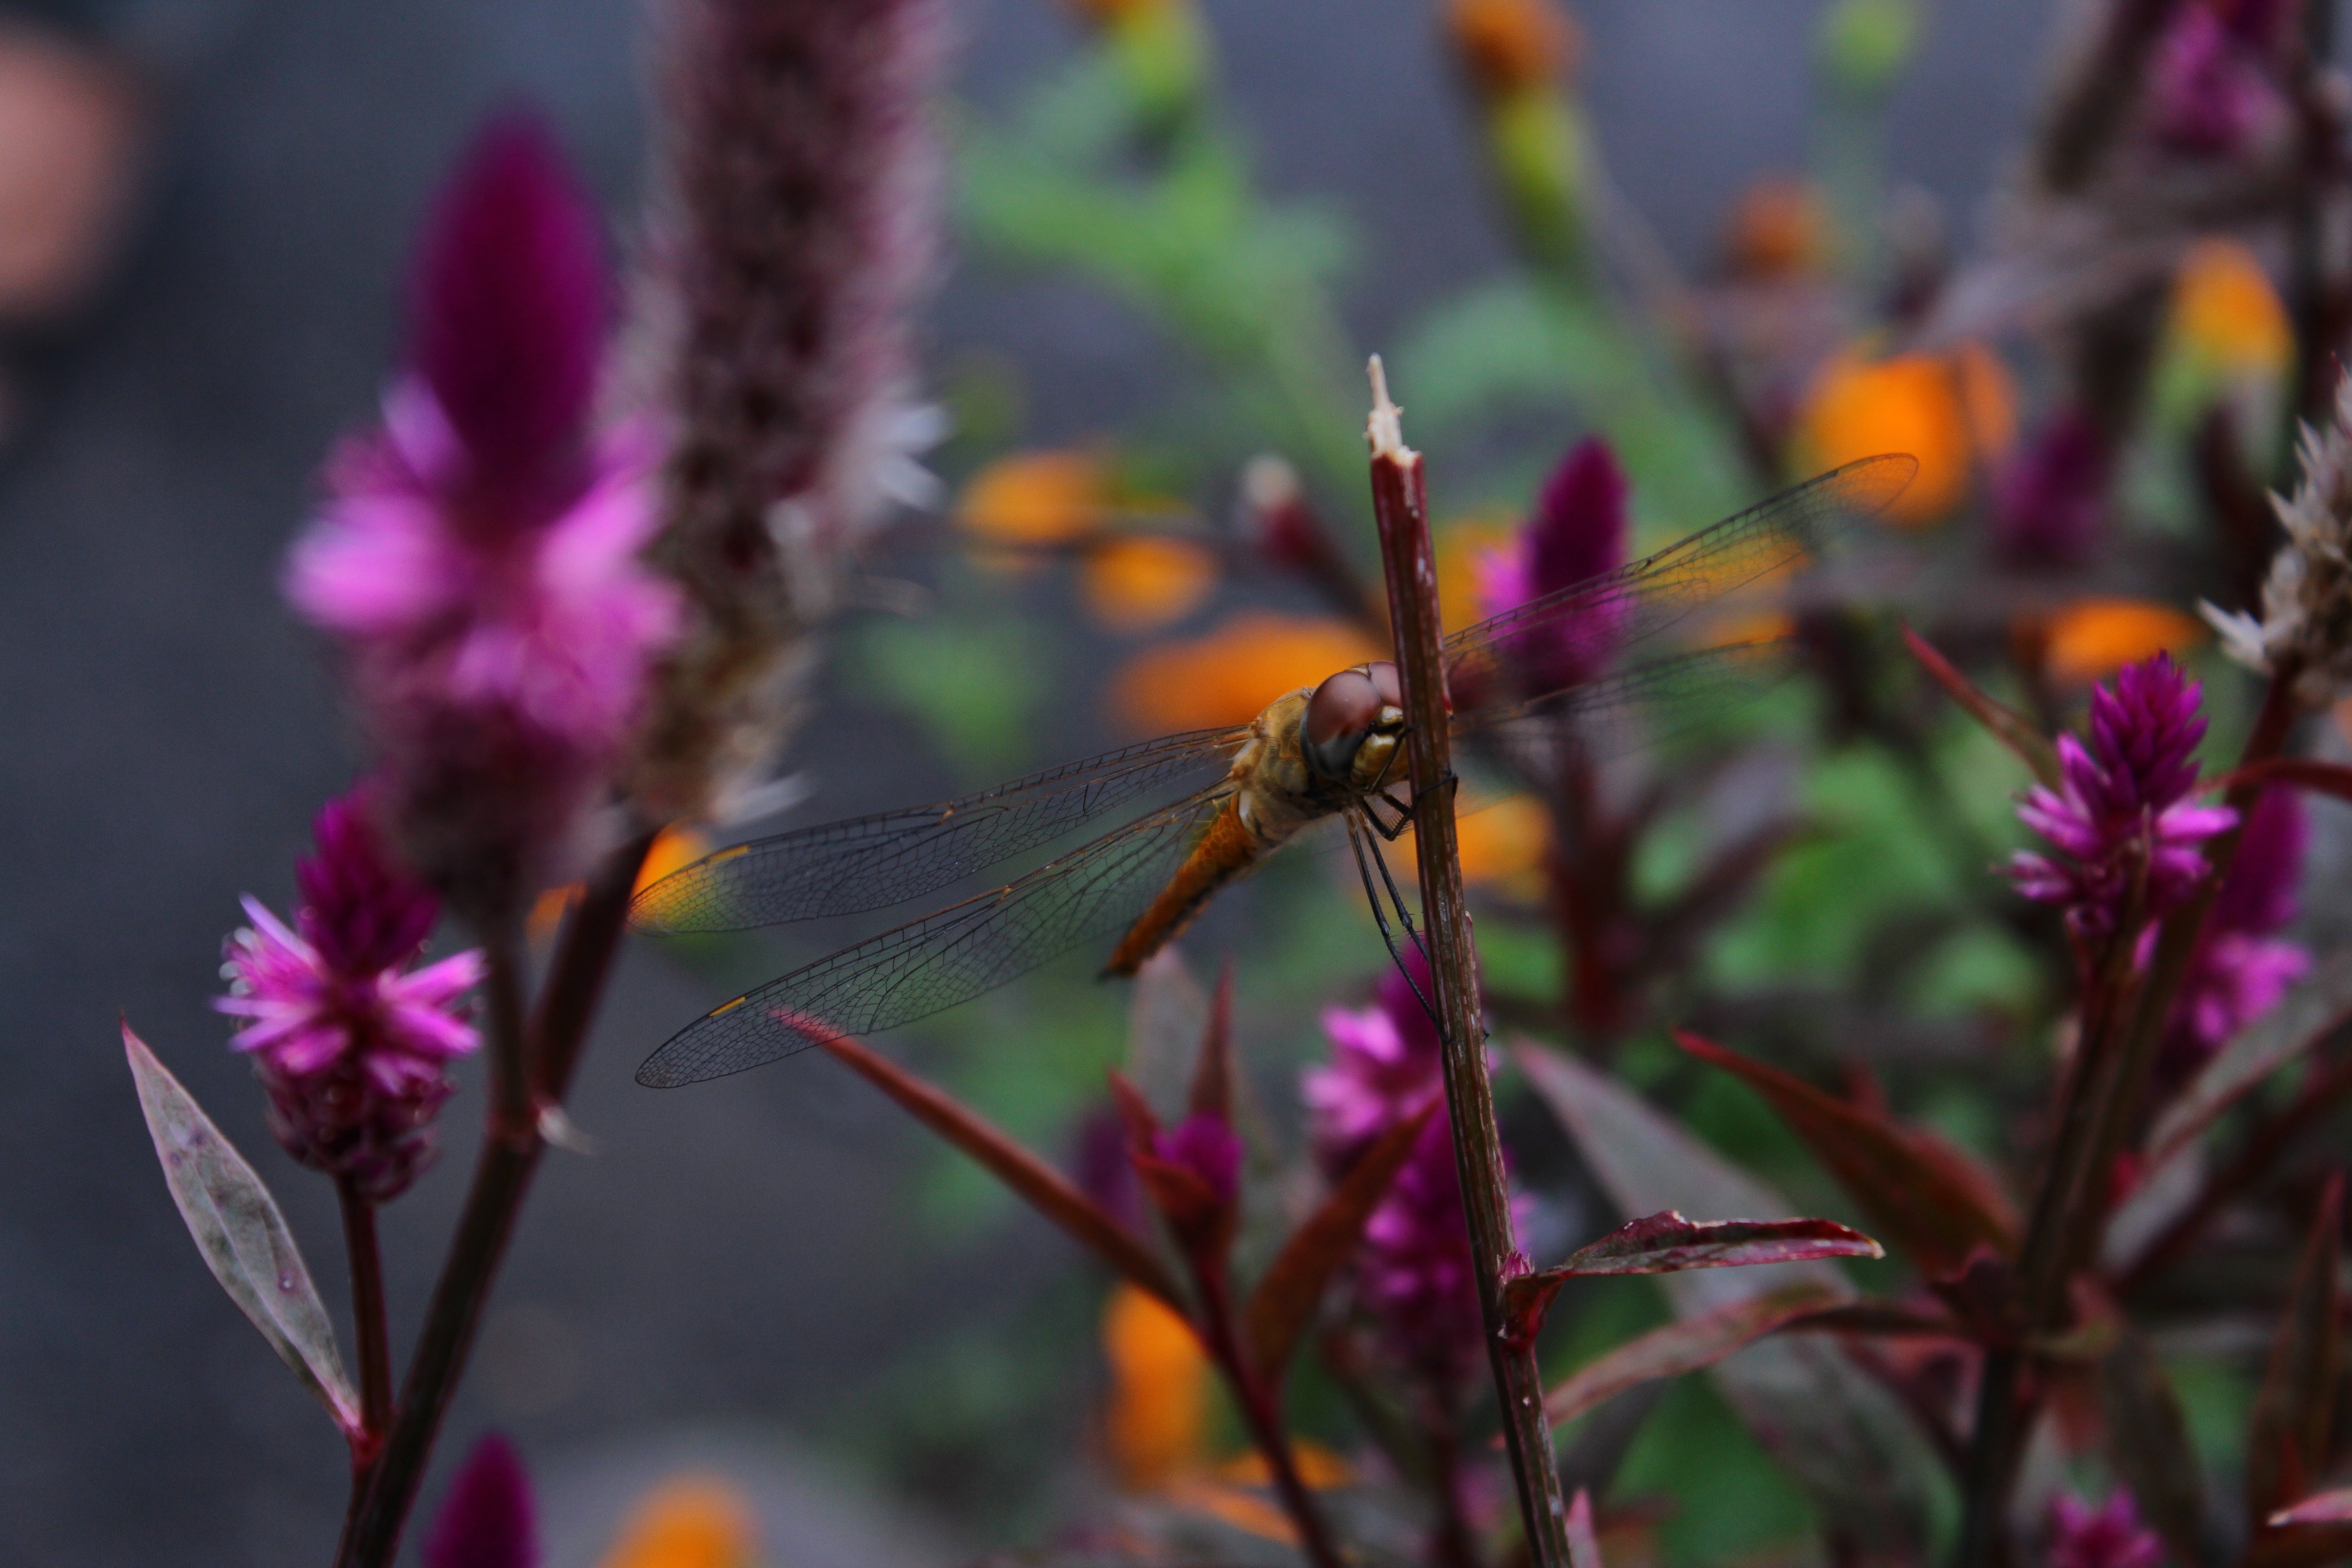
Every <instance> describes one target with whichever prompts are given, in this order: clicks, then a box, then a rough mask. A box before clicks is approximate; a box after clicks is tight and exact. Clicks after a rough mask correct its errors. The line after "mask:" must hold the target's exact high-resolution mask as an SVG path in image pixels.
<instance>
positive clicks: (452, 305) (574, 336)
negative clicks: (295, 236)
mask: <svg viewBox="0 0 2352 1568" xmlns="http://www.w3.org/2000/svg"><path fill="white" fill-rule="evenodd" d="M413 287H414V289H415V298H414V300H413V301H412V302H411V306H410V310H411V327H410V332H411V336H412V353H413V357H414V361H415V367H416V372H417V374H418V375H420V376H421V377H422V378H423V379H424V382H425V386H426V387H427V388H429V389H430V390H431V392H432V395H433V398H434V401H435V402H436V404H437V405H439V407H440V411H441V414H442V416H443V417H444V418H445V419H446V420H447V421H448V425H449V429H450V432H451V434H452V435H453V436H455V437H456V438H457V443H458V445H459V446H460V447H462V448H463V449H464V451H465V453H466V457H467V466H468V471H469V473H470V475H471V476H472V477H473V478H474V479H476V480H477V482H478V483H479V484H480V485H481V486H482V487H483V488H484V489H488V490H490V491H492V492H510V491H512V490H514V489H518V488H523V487H528V486H530V485H533V484H537V483H541V482H544V481H545V480H546V479H547V478H548V477H549V475H550V470H551V469H553V468H557V467H558V465H559V464H560V463H561V461H562V459H564V458H569V457H571V456H572V453H573V451H574V449H575V448H576V447H577V445H578V443H579V438H580V432H581V429H582V427H583V425H584V424H585V422H586V420H587V417H588V408H589V404H590V401H591V400H592V399H593V396H594V395H595V390H596V370H597V363H598V360H599V358H600V356H601V354H602V353H603V349H604V319H605V314H606V311H607V309H608V306H609V300H608V299H607V289H606V284H605V277H604V237H603V235H602V234H601V232H600V230H599V226H598V223H597V218H596V211H595V208H594V207H593V206H592V205H590V204H589V202H588V200H587V197H586V196H585V195H584V194H583V192H582V191H581V189H580V187H579V184H578V183H577V181H576V180H575V179H574V178H573V176H572V170H571V168H570V166H569V165H568V164H567V163H565V162H564V158H563V154H562V151H561V150H560V149H559V148H558V147H557V146H556V144H555V139H554V137H553V136H552V135H551V134H550V133H549V132H548V130H547V128H546V126H545V125H544V124H542V123H541V121H540V120H539V119H538V118H537V117H536V116H535V115H531V114H528V113H523V112H514V113H509V114H508V115H505V116H503V117H502V118H500V119H498V120H495V121H491V122H490V124H489V125H488V127H487V128H485V129H484V130H483V131H482V132H481V133H480V134H479V135H478V136H477V137H476V138H475V141H474V144H473V147H472V148H471V150H470V151H469V152H468V153H467V155H466V160H465V163H464V165H463V166H462V167H461V168H460V170H459V172H458V174H457V177H456V179H455V180H454V181H452V182H451V184H450V186H449V188H448V190H447V191H446V194H444V195H443V196H442V198H441V202H440V205H439V207H438V209H437V210H436V213H435V214H434V216H433V219H432V222H431V226H430V227H429V228H428V229H427V230H426V232H425V240H424V243H423V245H422V246H421V247H419V251H418V255H417V259H416V266H415V273H414V275H413ZM467 517H468V518H469V519H471V520H474V521H480V522H483V523H485V524H488V525H489V526H493V527H495V526H501V525H511V524H512V523H514V522H516V521H520V519H518V518H517V516H516V515H515V510H514V509H513V508H512V507H511V506H500V505H496V504H491V505H485V506H483V507H481V508H479V509H478V510H470V509H469V510H468V512H467Z"/></svg>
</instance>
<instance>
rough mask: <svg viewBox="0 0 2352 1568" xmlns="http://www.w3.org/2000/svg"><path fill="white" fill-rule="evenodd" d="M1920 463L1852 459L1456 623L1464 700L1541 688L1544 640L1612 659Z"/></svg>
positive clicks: (1752, 577) (1566, 664) (1816, 539)
mask: <svg viewBox="0 0 2352 1568" xmlns="http://www.w3.org/2000/svg"><path fill="white" fill-rule="evenodd" d="M1918 471H1919V463H1918V459H1916V458H1912V457H1909V456H1906V455H1902V454H1889V455H1886V456H1884V457H1876V458H1862V459H1861V460H1860V461H1858V462H1853V463H1848V464H1846V465H1845V466H1844V467H1843V468H1835V469H1832V471H1830V472H1829V473H1826V474H1823V475H1822V476H1820V477H1819V478H1818V479H1810V480H1808V481H1806V482H1805V483H1804V484H1801V485H1799V486H1797V487H1796V488H1795V489H1789V490H1783V491H1782V492H1781V493H1780V494H1779V495H1777V496H1774V497H1773V498H1772V499H1771V500H1766V501H1759V502H1758V503H1757V504H1756V505H1754V506H1752V507H1749V508H1748V510H1746V511H1742V512H1737V513H1735V514H1733V515H1732V516H1730V517H1727V518H1726V519H1724V520H1723V521H1721V522H1718V523H1717V524H1715V525H1714V526H1713V527H1711V528H1706V529H1702V530H1700V531H1698V532H1696V533H1694V534H1692V535H1691V536H1690V537H1689V538H1688V539H1685V540H1683V541H1682V542H1679V543H1676V544H1671V545H1668V546H1667V547H1666V548H1665V549H1664V550H1661V551H1659V552H1657V553H1656V554H1654V555H1649V556H1644V557H1643V559H1641V560H1639V561H1633V562H1629V563H1626V564H1625V565H1623V566H1622V567H1620V568H1618V569H1617V570H1616V571H1614V572H1611V573H1607V574H1603V575H1601V576H1599V577H1595V578H1592V579H1591V580H1590V581H1589V582H1584V583H1579V584H1575V585H1573V586H1571V587H1568V588H1563V589H1561V590H1560V591H1559V592H1558V593H1556V594H1550V595H1546V596H1545V597H1543V598H1540V599H1535V600H1531V601H1529V602H1528V603H1527V604H1524V605H1519V606H1518V607H1517V609H1514V610H1508V611H1506V612H1505V613H1503V614H1502V615H1499V616H1495V617H1494V618H1493V619H1491V620H1486V621H1482V622H1480V623H1479V624H1478V625H1476V626H1470V627H1467V628H1465V629H1464V630H1462V631H1459V632H1456V633H1455V634H1454V636H1452V637H1448V638H1446V639H1445V648H1444V653H1445V679H1446V687H1447V689H1448V690H1449V691H1450V692H1451V693H1452V694H1453V697H1454V702H1455V703H1456V705H1457V707H1460V708H1463V709H1465V710H1466V709H1470V708H1475V707H1478V706H1482V705H1485V704H1488V703H1495V702H1507V701H1509V700H1513V699H1514V698H1517V697H1523V696H1527V695H1533V694H1535V693H1530V692H1529V690H1528V684H1527V678H1528V675H1529V673H1530V672H1531V671H1532V670H1539V669H1540V668H1542V667H1543V666H1544V665H1545V664H1546V663H1547V660H1546V659H1544V658H1541V657H1537V654H1538V649H1542V648H1546V647H1551V648H1554V649H1556V648H1558V647H1560V646H1565V647H1567V649H1568V650H1569V651H1568V657H1566V658H1559V657H1558V656H1557V654H1556V653H1555V657H1554V658H1553V659H1552V660H1550V661H1549V662H1551V663H1553V664H1555V665H1557V666H1559V667H1561V668H1575V667H1578V666H1583V665H1598V664H1601V663H1604V662H1606V660H1607V658H1615V657H1618V656H1620V655H1622V653H1624V652H1625V651H1627V650H1629V649H1633V648H1634V647H1636V646H1637V645H1639V644H1640V643H1642V642H1643V640H1644V639H1646V638H1648V637H1654V636H1656V635H1657V634H1658V633H1660V632H1663V631H1664V630H1665V629H1667V628H1668V627H1670V626H1674V625H1675V624H1676V623H1678V622H1680V621H1683V620H1685V618H1687V617H1688V616H1691V615H1692V614H1694V613H1695V612H1696V611H1698V610H1700V609H1702V608H1704V607H1705V606H1706V605H1710V604H1713V603H1715V602H1717V600H1719V599H1721V598H1722V597H1723V596H1724V595H1727V594H1730V593H1733V592H1735V591H1737V590H1738V589H1740V588H1744V587H1747V586H1748V585H1750V584H1754V583H1757V582H1758V581H1759V580H1761V579H1763V578H1765V577H1768V576H1769V575H1771V574H1774V573H1776V572H1783V571H1789V570H1792V569H1795V568H1798V567H1801V565H1803V564H1804V563H1807V562H1809V561H1817V560H1819V559H1821V557H1822V554H1823V553H1824V552H1826V551H1827V550H1828V548H1829V546H1830V545H1831V543H1832V542H1833V541H1834V540H1835V538H1836V537H1837V535H1838V534H1839V533H1840V532H1841V531H1843V529H1844V528H1846V527H1847V526H1850V525H1851V524H1852V523H1853V522H1854V521H1858V520H1861V519H1864V518H1868V517H1871V516H1874V515H1875V514H1876V513H1878V512H1880V511H1882V510H1885V508H1886V507H1887V505H1888V504H1889V503H1891V502H1892V501H1893V500H1895V497H1896V496H1898V495H1900V494H1902V493H1903V490H1904V489H1905V487H1906V486H1907V485H1909V484H1910V482H1911V479H1912V476H1913V475H1915V474H1916V473H1917V472H1918ZM1604 656H1605V657H1604Z"/></svg>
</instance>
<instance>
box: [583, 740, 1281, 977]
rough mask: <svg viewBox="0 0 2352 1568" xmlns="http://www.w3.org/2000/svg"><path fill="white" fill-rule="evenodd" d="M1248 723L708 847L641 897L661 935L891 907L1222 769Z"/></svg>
mask: <svg viewBox="0 0 2352 1568" xmlns="http://www.w3.org/2000/svg"><path fill="white" fill-rule="evenodd" d="M1248 738H1249V731H1248V730H1247V729H1246V728H1241V729H1228V730H1198V731H1190V732H1188V733H1185V734H1181V735H1163V736H1161V737H1160V739H1158V740H1156V741H1145V742H1139V743H1138V744H1136V745H1132V746H1122V747H1120V748H1119V749H1118V750H1117V751H1111V752H1103V753H1102V754H1101V755H1099V756H1094V757H1088V758H1087V759H1086V760H1085V761H1083V762H1076V763H1063V764H1062V765H1061V766H1059V767H1055V768H1047V769H1046V770H1045V771H1044V772H1043V773H1031V774H1030V775H1029V776H1028V777H1026V778H1019V779H1014V780H1013V781H1012V782H1011V783H1009V784H999V785H997V786H996V787H995V788H993V789H987V790H982V791H981V792H980V793H978V794H976V795H965V796H963V797H962V798H961V799H958V800H950V801H945V802H941V803H939V804H936V805H921V806H910V807H908V808H906V809H904V810H899V811H885V812H877V813H876V814H875V815H873V816H857V817H851V818H850V819H848V820H847V821H844V822H828V823H825V824H824V825H822V826H814V827H803V828H797V829H795V830H793V832H790V833H779V834H776V835H774V836H773V837H768V838H758V839H753V840H752V841H751V842H750V843H748V844H739V845H736V846H734V847H731V848H728V849H721V850H719V851H718V852H716V853H715V854H711V855H707V856H705V857H704V858H701V859H699V860H698V861H696V862H695V863H694V864H693V865H691V866H687V867H683V868H680V869H678V870H677V871H673V872H672V873H670V874H669V875H668V876H667V877H664V878H663V879H661V880H659V881H657V882H656V883H655V884H654V885H653V886H652V887H650V888H647V889H645V891H644V892H642V893H640V894H638V895H637V898H636V901H635V903H634V904H633V905H631V907H630V910H629V919H630V921H631V923H633V924H635V926H636V927H637V928H638V929H639V930H641V931H656V932H662V933H677V932H685V931H747V930H750V929H751V928H752V927H755V926H767V925H782V924H783V923H785V922H787V921H803V920H814V919H817V918H820V917H823V916H828V915H853V914H858V913H861V912H863V911H865V910H880V909H887V908H889V907H890V906H891V905H893V904H898V903H903V902H905V901H906V900H908V899H915V898H920V897H921V896H922V895H923V894H925V893H929V892H936V891H938V890H939V889H941V888H944V887H947V886H949V885H950V883H953V882H956V881H959V880H961V879H963V878H964V877H967V876H970V875H971V874H972V873H973V872H976V871H981V870H984V869H985V868H988V867H990V866H993V865H995V864H996V863H997V862H998V861H1000V860H1004V859H1007V858H1011V857H1013V856H1014V855H1018V854H1020V853H1021V852H1022V851H1023V850H1024V849H1033V848H1035V847H1037V846H1039V845H1041V844H1047V843H1051V842H1052V841H1053V840H1054V839H1056V838H1058V837H1062V835H1064V834H1066V833H1068V832H1071V831H1073V830H1075V829H1076V828H1078V827H1081V826H1085V825H1086V824H1087V823H1088V822H1091V821H1093V820H1094V819H1095V818H1097V817H1098V816H1102V815H1103V814H1104V813H1106V812H1109V811H1112V810H1115V809H1117V808H1118V807H1121V806H1126V805H1133V804H1135V803H1136V802H1138V801H1140V800H1143V799H1145V798H1146V797H1148V796H1150V795H1153V794H1155V793H1158V794H1163V795H1164V794H1170V793H1173V792H1174V791H1175V790H1176V789H1177V788H1179V787H1180V786H1181V787H1183V788H1186V789H1192V788H1197V787H1198V786H1199V785H1200V784H1201V783H1202V778H1201V776H1200V775H1202V774H1205V773H1208V772H1210V771H1211V770H1217V771H1222V770H1223V768H1224V767H1226V766H1227V765H1228V764H1229V763H1231V761H1232V759H1233V754H1234V752H1235V751H1236V750H1238V749H1239V748H1240V746H1241V744H1242V742H1244V741H1245V740H1247V739H1248Z"/></svg>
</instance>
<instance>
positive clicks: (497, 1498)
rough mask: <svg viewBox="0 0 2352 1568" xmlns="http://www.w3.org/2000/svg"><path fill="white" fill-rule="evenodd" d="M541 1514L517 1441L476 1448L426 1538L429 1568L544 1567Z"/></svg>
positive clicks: (499, 1439) (492, 1440) (489, 1440)
mask: <svg viewBox="0 0 2352 1568" xmlns="http://www.w3.org/2000/svg"><path fill="white" fill-rule="evenodd" d="M538 1514H539V1510H538V1509H537V1508H536V1507H535V1506H534V1504H533V1503H532V1501H531V1495H530V1473H529V1472H528V1471H526V1470H525V1469H524V1468H523V1467H522V1456H521V1455H520V1454H518V1453H516V1452H515V1447H514V1445H513V1444H512V1443H510V1442H509V1441H507V1439H506V1438H505V1437H504V1436H500V1435H499V1433H496V1432H492V1433H490V1434H489V1435H488V1436H485V1437H484V1438H482V1440H481V1441H480V1442H478V1443H476V1444H475V1445H474V1451H473V1452H472V1453H470V1454H468V1455H467V1456H466V1462H465V1463H464V1464H463V1465H461V1466H459V1467H458V1469H457V1476H456V1477H455V1478H454V1479H451V1481H450V1482H449V1495H448V1496H447V1497H446V1498H444V1499H443V1500H442V1502H441V1511H440V1512H439V1513H437V1514H436V1515H434V1517H433V1528H432V1529H431V1530H430V1531H427V1532H426V1534H425V1552H424V1561H425V1568H539V1517H538Z"/></svg>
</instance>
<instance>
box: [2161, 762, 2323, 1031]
mask: <svg viewBox="0 0 2352 1568" xmlns="http://www.w3.org/2000/svg"><path fill="white" fill-rule="evenodd" d="M2308 839H2309V830H2308V827H2307V826H2306V824H2305V820H2304V813H2303V802H2302V800H2301V798H2300V797H2298V796H2297V795H2295V793H2294V791H2293V790H2288V789H2271V790H2265V791H2263V795H2262V797H2261V798H2260V799H2259V800H2257V801H2256V802H2255V803H2254V807H2253V809H2252V811H2250V812H2248V813H2247V814H2246V828H2245V831H2244V832H2243V833H2242V834H2241V835H2240V836H2239V838H2238V852H2237V855H2236V856H2235V857H2234V858H2232V859H2231V862H2230V874H2229V877H2228V878H2227V879H2225V880H2224V881H2223V882H2222V884H2221V889H2220V891H2218V892H2217V893H2216V894H2215V895H2214V898H2213V907H2212V909H2211V910H2210V911H2209V912H2208V913H2207V915H2206V917H2205V930H2204V932H2203V934H2202V936H2201V938H2200V941H2199V942H2198V947H2197V952H2196V953H2195V954H2194V955H2193V956H2192V957H2191V958H2190V960H2189V973H2188V974H2187V975H2186V976H2184V977H2183V979H2182V981H2181V986H2180V996H2179V1001H2177V1002H2175V1003H2174V1004H2173V1013H2172V1021H2171V1027H2170V1029H2169V1031H2168V1034H2167V1037H2166V1039H2165V1045H2164V1058H2163V1061H2164V1068H2165V1069H2166V1071H2167V1074H2168V1076H2170V1075H2171V1074H2174V1073H2186V1072H2187V1071H2189V1070H2191V1069H2193V1068H2196V1067H2198V1066H2200V1065H2201V1064H2202V1063H2203V1062H2204V1061H2205V1059H2206V1058H2209V1057H2210V1056H2211V1055H2212V1054H2213V1053H2214V1052H2215V1051H2217V1050H2219V1049H2221V1047H2222V1046H2223V1045H2225V1044H2227V1043H2228V1042H2229V1040H2230V1038H2231V1036H2233V1035H2235V1034H2236V1033H2237V1032H2238V1031H2239V1030H2241V1029H2242V1028H2244V1027H2245V1026H2247V1025H2248V1024H2251V1023H2252V1022H2253V1021H2254V1020H2255V1019H2256V1018H2259V1017H2261V1016H2263V1014H2264V1013H2267V1012H2269V1011H2270V1010H2271V1008H2272V1007H2273V1006H2274V1005H2277V1003H2278V999H2279V998H2280V997H2281V996H2283V995H2284V994H2286V988H2287V987H2288V986H2290V985H2292V984H2294V983H2295V982H2296V981H2297V980H2299V979H2301V978H2302V977H2303V974H2304V973H2305V971H2306V970H2308V969H2309V968H2310V967H2311V953H2310V952H2309V950H2307V949H2305V947H2304V946H2303V945H2302V944H2301V943H2299V942H2282V941H2279V940H2277V938H2276V935H2275V933H2276V932H2278V931H2282V930H2284V928H2285V927H2286V926H2288V925H2289V924H2291V923H2293V921H2294V916H2295V890H2296V888H2297V886H2298V885H2299V884H2300V883H2301V881H2302V879H2303V853H2304V847H2305V844H2306V842H2307V841H2308Z"/></svg>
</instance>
